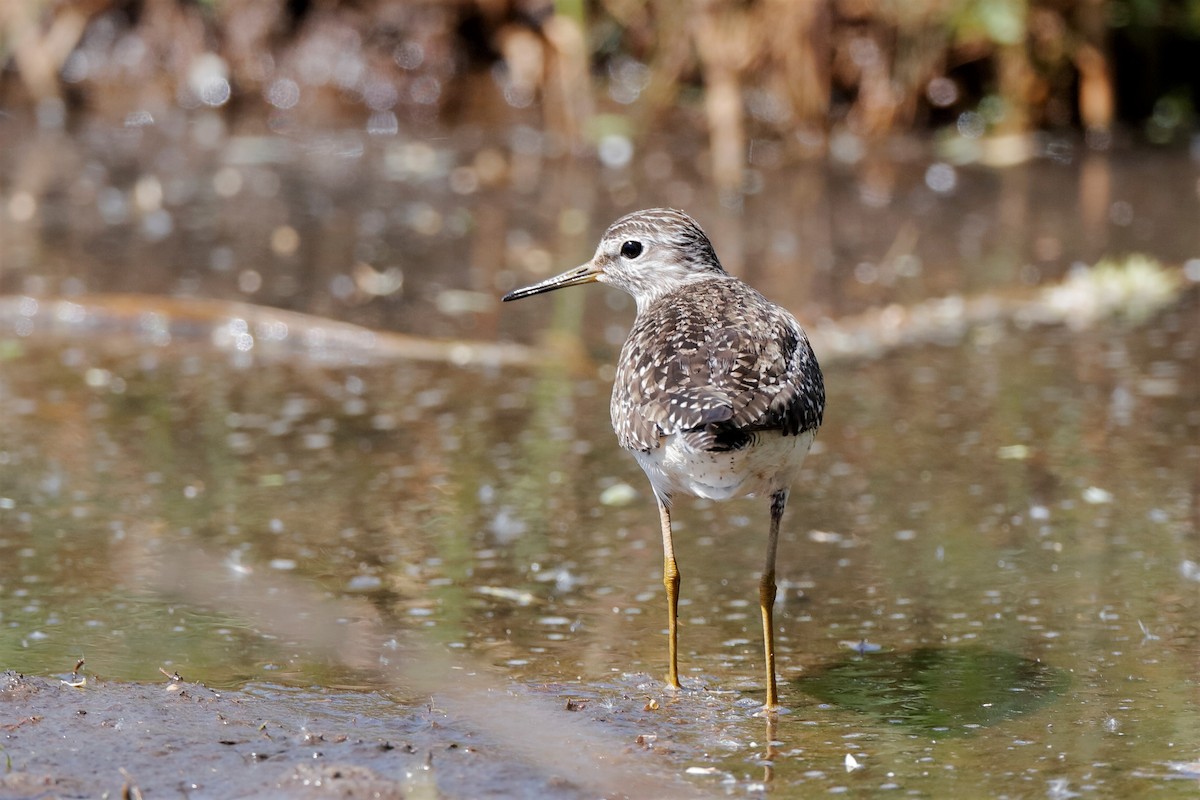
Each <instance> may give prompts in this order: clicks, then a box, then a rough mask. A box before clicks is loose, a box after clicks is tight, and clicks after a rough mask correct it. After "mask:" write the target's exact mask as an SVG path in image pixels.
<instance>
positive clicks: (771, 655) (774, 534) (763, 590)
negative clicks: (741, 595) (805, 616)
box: [758, 489, 788, 711]
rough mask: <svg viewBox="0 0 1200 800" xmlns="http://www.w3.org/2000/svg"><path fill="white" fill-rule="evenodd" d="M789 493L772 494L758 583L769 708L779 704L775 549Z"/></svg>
mask: <svg viewBox="0 0 1200 800" xmlns="http://www.w3.org/2000/svg"><path fill="white" fill-rule="evenodd" d="M787 499H788V493H787V490H786V489H781V490H780V491H778V492H775V493H774V494H773V495H771V532H770V533H769V534H768V536H767V563H766V565H765V566H764V567H763V574H762V580H760V581H759V583H758V606H759V608H760V609H761V611H762V624H763V652H764V654H765V655H766V661H767V703H766V708H767V710H768V711H770V710H773V709H775V708H778V707H779V690H778V689H777V688H776V687H775V593H776V586H775V551H776V549H777V548H778V546H779V521H780V520H781V519H783V508H784V506H786V505H787Z"/></svg>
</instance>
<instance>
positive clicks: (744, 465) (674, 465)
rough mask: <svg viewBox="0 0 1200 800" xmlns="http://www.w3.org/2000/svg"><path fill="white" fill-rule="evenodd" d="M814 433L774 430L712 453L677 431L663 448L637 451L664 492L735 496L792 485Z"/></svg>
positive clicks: (715, 497) (723, 497) (653, 481)
mask: <svg viewBox="0 0 1200 800" xmlns="http://www.w3.org/2000/svg"><path fill="white" fill-rule="evenodd" d="M814 436H816V432H815V431H806V432H804V433H802V434H800V435H799V436H783V435H782V434H778V433H774V432H770V433H764V434H761V435H760V436H758V437H757V438H756V439H755V441H754V443H753V444H751V445H749V446H747V447H744V448H742V449H741V450H732V451H730V452H727V453H712V452H708V451H704V450H693V449H691V448H689V447H687V446H686V444H685V443H684V440H683V439H681V438H679V437H677V436H674V435H672V436H668V437H666V438H665V439H664V440H663V442H662V444H661V446H659V447H658V448H656V449H654V450H651V451H650V452H648V453H642V452H635V453H634V454H633V455H634V457H635V458H636V459H637V461H638V464H640V465H641V467H642V470H644V471H645V473H646V477H647V478H649V479H650V483H651V484H652V485H653V486H654V490H655V491H656V492H658V494H660V495H672V494H676V493H678V492H686V493H688V494H693V495H696V496H697V497H704V498H707V499H709V500H729V499H731V498H734V497H746V496H748V495H758V494H771V493H774V492H777V491H779V490H780V489H787V488H788V487H790V486H791V485H792V482H793V481H794V480H795V478H796V474H797V473H798V472H799V471H800V465H801V464H802V463H804V457H805V456H806V455H808V449H809V448H810V447H812V443H813V437H814Z"/></svg>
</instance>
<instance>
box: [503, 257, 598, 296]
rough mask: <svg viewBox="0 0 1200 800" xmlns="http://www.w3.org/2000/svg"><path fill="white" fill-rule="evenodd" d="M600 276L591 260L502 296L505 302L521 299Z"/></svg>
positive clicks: (591, 280)
mask: <svg viewBox="0 0 1200 800" xmlns="http://www.w3.org/2000/svg"><path fill="white" fill-rule="evenodd" d="M599 278H600V271H599V270H598V269H596V268H595V267H593V266H592V265H591V262H588V263H587V264H583V265H582V266H578V267H575V268H574V269H569V270H567V271H566V272H564V273H562V274H560V275H555V276H554V277H553V278H547V279H546V280H544V281H542V282H541V283H535V284H533V285H532V286H526V287H525V288H524V289H514V290H512V291H511V292H509V293H508V294H506V295H504V297H502V298H500V299H501V300H504V301H505V302H507V301H509V300H520V299H521V298H522V297H529V296H530V295H534V294H541V293H542V292H552V291H554V290H555V289H562V288H563V287H564V286H578V285H580V284H582V283H594V282H595V281H597V280H598V279H599Z"/></svg>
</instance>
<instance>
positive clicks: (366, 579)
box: [346, 575, 383, 592]
mask: <svg viewBox="0 0 1200 800" xmlns="http://www.w3.org/2000/svg"><path fill="white" fill-rule="evenodd" d="M382 585H383V579H382V578H380V577H379V576H378V575H355V576H354V577H353V578H351V579H350V580H349V581H347V582H346V591H348V592H369V591H372V590H375V589H378V588H379V587H380V586H382Z"/></svg>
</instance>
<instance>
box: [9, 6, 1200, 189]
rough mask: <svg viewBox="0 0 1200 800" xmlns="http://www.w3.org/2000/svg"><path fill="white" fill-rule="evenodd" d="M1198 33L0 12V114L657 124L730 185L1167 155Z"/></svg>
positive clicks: (733, 21)
mask: <svg viewBox="0 0 1200 800" xmlns="http://www.w3.org/2000/svg"><path fill="white" fill-rule="evenodd" d="M1198 39H1200V0H1034V1H1030V0H687V1H686V2H681V1H680V0H649V1H648V2H644V1H643V0H557V1H556V2H554V1H552V0H408V1H407V2H402V1H400V0H356V1H353V2H352V1H351V0H197V1H193V2H189V1H187V0H24V1H23V2H22V1H21V0H15V1H14V0H9V1H8V2H6V3H5V4H3V5H0V64H2V65H3V67H4V69H3V72H2V73H0V102H2V103H3V108H4V109H6V110H7V111H8V112H12V111H13V110H14V109H17V108H22V107H24V108H29V109H35V110H36V111H37V113H38V115H39V119H40V120H41V122H42V123H43V124H49V125H57V124H68V123H69V120H70V119H71V118H72V115H75V114H78V113H81V112H87V113H92V114H99V115H104V116H111V117H114V118H115V119H118V120H120V119H122V118H124V120H125V122H126V124H130V123H134V124H136V123H137V122H138V120H147V121H148V120H151V119H154V120H157V119H159V118H160V117H162V116H163V115H169V114H173V113H179V112H181V111H184V112H186V111H187V110H189V109H193V108H199V107H206V106H207V107H213V108H221V109H223V110H224V111H225V113H227V114H228V115H229V116H230V117H231V118H236V121H237V122H236V124H237V125H238V126H247V127H251V128H252V127H253V126H255V125H262V126H265V127H267V128H269V129H273V130H276V131H277V132H279V131H282V130H285V129H287V128H288V127H290V126H296V125H305V126H312V125H317V126H341V125H346V124H355V125H366V126H367V128H368V130H371V131H373V132H381V133H386V132H395V131H396V130H397V129H398V128H401V127H403V128H405V129H409V128H410V127H411V126H412V125H423V124H429V125H453V124H455V123H456V122H461V121H463V120H466V119H469V120H473V121H476V122H478V121H479V120H481V119H485V120H486V119H490V120H493V121H499V122H503V121H504V120H505V119H506V118H511V117H515V118H517V119H519V120H521V121H522V122H524V123H527V124H528V123H532V124H537V125H539V126H540V127H541V128H543V129H544V130H546V131H548V132H550V133H552V134H556V135H557V136H558V137H559V141H560V143H561V150H562V152H564V153H565V152H571V151H574V152H584V151H587V150H588V149H590V148H592V147H594V145H595V143H596V142H598V141H600V140H602V139H603V137H604V135H605V134H606V133H607V132H613V131H614V130H615V131H617V132H620V133H621V134H624V135H629V136H632V137H634V138H635V139H636V138H637V137H638V136H641V135H644V134H646V133H647V132H651V131H654V130H655V129H661V128H663V127H664V126H667V125H670V126H676V128H675V129H678V130H695V131H699V132H701V133H704V134H706V135H707V137H708V139H709V143H710V148H711V149H710V152H711V156H712V161H711V163H712V169H713V173H714V177H715V178H717V180H718V182H719V183H723V184H726V185H728V184H731V183H736V181H737V176H738V175H739V173H740V170H741V167H742V165H743V162H744V161H745V159H746V153H747V150H748V142H751V141H764V142H771V143H772V144H773V146H776V147H779V148H781V149H782V150H783V152H784V153H786V154H788V155H789V156H792V157H796V158H803V157H809V156H816V155H821V154H823V153H824V152H826V151H827V150H828V149H829V148H830V147H831V146H834V147H836V146H837V136H838V133H839V132H845V133H849V134H851V135H853V137H854V139H855V141H857V142H865V143H867V144H868V145H869V143H870V142H871V141H872V140H874V139H878V138H882V137H885V136H889V135H893V134H896V133H899V132H906V131H918V132H921V131H934V132H937V131H946V132H950V133H954V134H956V135H957V136H960V137H966V138H968V139H980V140H982V141H1010V142H1017V144H1015V145H1013V146H1012V147H1010V148H1008V149H1002V150H1001V151H1000V152H1001V155H999V156H998V157H997V158H998V160H1001V161H1003V160H1005V159H1007V158H1020V157H1021V156H1022V153H1024V152H1025V147H1024V146H1022V145H1021V144H1019V142H1020V141H1022V140H1023V139H1027V138H1028V137H1027V134H1029V133H1030V132H1035V131H1039V130H1051V131H1063V130H1067V131H1079V132H1080V133H1081V134H1082V135H1083V136H1085V137H1086V141H1087V144H1088V145H1089V146H1091V147H1093V148H1096V149H1105V148H1107V147H1108V146H1109V145H1110V144H1111V142H1112V138H1113V136H1114V135H1122V134H1125V133H1130V134H1133V135H1135V136H1137V137H1139V138H1145V139H1146V140H1148V141H1150V142H1151V143H1155V144H1169V143H1172V142H1187V141H1188V140H1189V138H1190V136H1191V133H1192V131H1193V129H1194V109H1195V106H1196V100H1197V95H1198V92H1200V69H1198V68H1197V67H1198V66H1200V47H1197V44H1200V42H1198ZM147 115H148V116H147ZM678 126H687V127H678ZM244 129H245V128H243V130H244Z"/></svg>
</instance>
